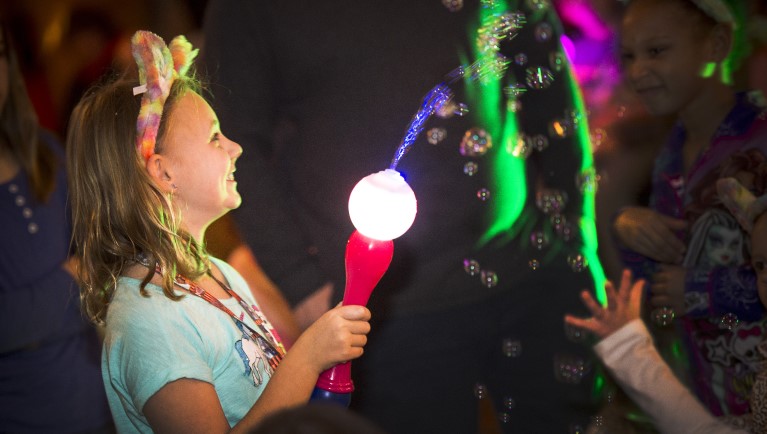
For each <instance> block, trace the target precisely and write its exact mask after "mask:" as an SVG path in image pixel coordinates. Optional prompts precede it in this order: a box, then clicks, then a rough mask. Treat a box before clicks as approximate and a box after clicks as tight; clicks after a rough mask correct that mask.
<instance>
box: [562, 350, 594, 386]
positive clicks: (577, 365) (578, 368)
mask: <svg viewBox="0 0 767 434" xmlns="http://www.w3.org/2000/svg"><path fill="white" fill-rule="evenodd" d="M588 372H589V366H588V364H587V363H586V361H584V360H583V359H582V358H580V357H577V356H573V355H567V354H564V355H563V354H560V355H557V356H556V357H554V377H555V378H556V379H557V381H559V382H562V383H566V384H580V383H581V381H583V378H584V377H585V376H586V374H588Z"/></svg>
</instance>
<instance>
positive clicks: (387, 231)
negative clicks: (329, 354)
mask: <svg viewBox="0 0 767 434" xmlns="http://www.w3.org/2000/svg"><path fill="white" fill-rule="evenodd" d="M451 97H452V93H451V92H450V89H449V88H448V87H447V85H445V84H444V83H441V84H439V85H437V86H435V87H434V88H433V89H432V90H431V91H430V92H429V93H428V94H427V95H426V97H425V98H424V100H423V103H422V104H421V108H420V109H419V110H418V112H417V113H416V114H415V116H413V119H412V120H411V122H410V125H409V127H408V129H407V131H406V133H405V136H404V138H403V139H402V143H401V144H400V146H399V147H398V148H397V151H396V152H395V154H394V158H393V159H392V163H391V166H389V168H388V169H386V170H382V171H380V172H377V173H373V174H370V175H368V176H366V177H364V178H362V179H361V180H360V181H359V182H358V183H357V185H355V186H354V189H352V192H351V194H350V195H349V217H350V218H351V221H352V223H353V224H354V227H355V229H356V230H355V231H354V232H353V233H352V234H351V236H350V237H349V240H348V241H347V243H346V287H345V288H344V299H343V304H344V305H350V304H352V305H360V306H364V305H366V304H367V302H368V299H369V298H370V294H372V292H373V289H374V288H375V286H376V285H377V284H378V281H379V280H381V277H383V275H384V273H385V272H386V270H387V269H388V268H389V264H391V260H392V255H393V254H394V242H393V241H392V240H393V239H395V238H397V237H399V236H401V235H402V234H404V233H405V232H406V231H407V230H408V229H410V225H412V224H413V221H414V220H415V214H416V199H415V194H414V193H413V190H412V189H411V188H410V186H409V185H408V184H407V182H405V179H404V178H403V177H402V176H401V175H400V173H399V172H397V171H396V170H395V168H396V167H397V163H398V162H399V160H400V158H402V156H403V155H405V153H407V151H408V149H409V148H410V146H411V145H412V144H413V142H414V141H415V139H416V138H417V137H418V133H420V132H421V130H423V124H424V122H426V120H427V119H428V118H429V116H431V115H432V114H433V113H434V111H435V110H438V109H439V108H441V107H442V105H443V104H445V103H446V102H447V101H449V100H450V98H451ZM353 391H354V383H353V382H352V379H351V362H345V363H340V364H338V365H336V366H334V367H332V368H330V369H328V370H326V371H324V372H323V373H322V374H320V377H319V379H318V380H317V385H316V386H315V388H314V391H313V392H312V396H311V399H312V400H323V401H334V402H337V403H340V404H343V405H346V406H348V405H349V403H350V402H351V393H352V392H353Z"/></svg>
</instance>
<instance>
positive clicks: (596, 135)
mask: <svg viewBox="0 0 767 434" xmlns="http://www.w3.org/2000/svg"><path fill="white" fill-rule="evenodd" d="M589 136H590V138H591V146H592V147H593V148H598V147H600V146H602V144H603V143H604V142H605V141H606V140H607V131H605V129H604V128H595V129H594V130H593V131H592V132H591V134H590V135H589Z"/></svg>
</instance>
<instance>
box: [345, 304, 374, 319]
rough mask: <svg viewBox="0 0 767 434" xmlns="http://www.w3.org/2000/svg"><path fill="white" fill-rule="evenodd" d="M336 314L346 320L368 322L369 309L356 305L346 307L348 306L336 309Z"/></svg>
mask: <svg viewBox="0 0 767 434" xmlns="http://www.w3.org/2000/svg"><path fill="white" fill-rule="evenodd" d="M338 309H339V310H338V312H339V313H340V314H341V317H342V318H344V319H348V320H352V321H354V320H360V321H369V320H370V309H368V308H366V307H365V306H357V305H348V306H341V307H340V308H338Z"/></svg>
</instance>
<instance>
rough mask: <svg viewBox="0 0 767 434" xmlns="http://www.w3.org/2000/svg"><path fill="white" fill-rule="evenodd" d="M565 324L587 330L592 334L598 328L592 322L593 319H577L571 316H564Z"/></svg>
mask: <svg viewBox="0 0 767 434" xmlns="http://www.w3.org/2000/svg"><path fill="white" fill-rule="evenodd" d="M565 323H567V324H569V325H571V326H574V327H578V328H581V329H584V330H588V331H590V332H592V333H593V332H595V331H596V330H597V327H598V324H597V322H596V321H594V318H578V317H575V316H572V315H565Z"/></svg>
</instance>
